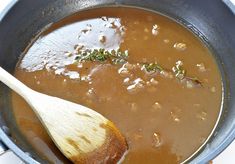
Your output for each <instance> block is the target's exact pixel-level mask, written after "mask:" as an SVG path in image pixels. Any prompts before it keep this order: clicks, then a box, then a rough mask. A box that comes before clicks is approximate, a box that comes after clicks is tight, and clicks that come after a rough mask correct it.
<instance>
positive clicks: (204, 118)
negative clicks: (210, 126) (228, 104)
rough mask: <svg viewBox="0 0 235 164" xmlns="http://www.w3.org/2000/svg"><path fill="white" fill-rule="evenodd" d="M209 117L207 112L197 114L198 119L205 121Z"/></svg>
mask: <svg viewBox="0 0 235 164" xmlns="http://www.w3.org/2000/svg"><path fill="white" fill-rule="evenodd" d="M206 117H207V113H206V112H205V111H200V112H198V113H197V114H196V118H198V119H200V120H202V121H205V120H206Z"/></svg>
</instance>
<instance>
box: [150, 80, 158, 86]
mask: <svg viewBox="0 0 235 164" xmlns="http://www.w3.org/2000/svg"><path fill="white" fill-rule="evenodd" d="M150 82H151V84H153V85H157V84H158V81H157V80H155V79H154V78H151V79H150Z"/></svg>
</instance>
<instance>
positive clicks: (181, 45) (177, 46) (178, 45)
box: [174, 43, 187, 51]
mask: <svg viewBox="0 0 235 164" xmlns="http://www.w3.org/2000/svg"><path fill="white" fill-rule="evenodd" d="M174 48H175V49H177V50H179V51H184V50H186V48H187V46H186V44H185V43H175V44H174Z"/></svg>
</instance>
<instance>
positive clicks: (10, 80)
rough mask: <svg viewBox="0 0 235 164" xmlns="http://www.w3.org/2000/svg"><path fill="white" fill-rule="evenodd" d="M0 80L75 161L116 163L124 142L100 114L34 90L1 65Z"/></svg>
mask: <svg viewBox="0 0 235 164" xmlns="http://www.w3.org/2000/svg"><path fill="white" fill-rule="evenodd" d="M0 81H2V82H3V83H4V84H6V85H7V86H8V87H10V88H11V89H12V90H14V91H15V92H17V93H18V94H19V95H21V96H22V97H23V98H24V99H25V100H26V101H27V102H28V104H29V105H30V106H31V107H32V110H33V111H34V112H35V114H36V115H37V117H38V118H39V120H40V121H41V123H42V124H43V126H44V127H45V129H46V130H47V132H48V134H49V135H50V137H51V138H52V140H53V141H54V143H55V144H56V146H57V147H58V148H59V150H60V151H61V152H62V153H63V154H64V155H65V156H66V157H67V158H68V159H70V160H71V161H72V162H74V163H97V162H101V163H116V162H118V161H119V160H120V159H121V158H122V156H123V155H124V154H125V152H126V151H127V143H126V141H125V138H124V137H123V136H122V135H121V133H120V132H119V130H118V129H117V128H116V127H115V125H114V124H113V123H112V122H111V121H109V120H108V119H106V118H105V117H104V116H102V115H101V114H99V113H97V112H95V111H93V110H91V109H89V108H87V107H84V106H82V105H78V104H75V103H72V102H69V101H66V100H63V99H60V98H57V97H52V96H48V95H45V94H42V93H39V92H36V91H34V90H32V89H30V88H28V87H27V86H26V85H24V84H23V83H21V82H20V81H19V80H17V79H16V78H15V77H13V76H12V75H11V74H9V73H8V72H6V71H5V70H4V69H3V68H1V67H0Z"/></svg>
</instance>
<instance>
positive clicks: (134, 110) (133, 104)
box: [128, 103, 138, 112]
mask: <svg viewBox="0 0 235 164" xmlns="http://www.w3.org/2000/svg"><path fill="white" fill-rule="evenodd" d="M128 105H129V106H130V110H131V111H132V112H136V111H137V110H138V106H137V103H129V104H128Z"/></svg>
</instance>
